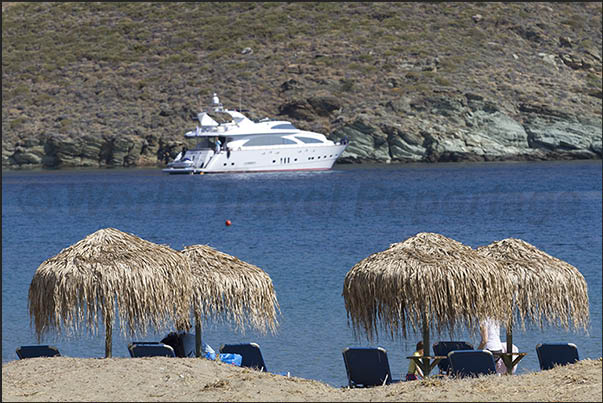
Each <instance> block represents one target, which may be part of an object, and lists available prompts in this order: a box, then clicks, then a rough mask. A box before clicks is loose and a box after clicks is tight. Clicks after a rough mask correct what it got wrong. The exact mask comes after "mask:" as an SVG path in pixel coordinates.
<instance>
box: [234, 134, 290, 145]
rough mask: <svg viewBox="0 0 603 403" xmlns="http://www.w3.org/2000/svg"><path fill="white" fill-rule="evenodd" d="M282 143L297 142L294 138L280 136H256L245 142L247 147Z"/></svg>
mask: <svg viewBox="0 0 603 403" xmlns="http://www.w3.org/2000/svg"><path fill="white" fill-rule="evenodd" d="M281 144H297V143H296V142H295V141H293V140H289V139H286V138H283V137H279V136H256V137H252V138H251V139H249V141H248V142H247V143H245V147H252V146H277V145H281Z"/></svg>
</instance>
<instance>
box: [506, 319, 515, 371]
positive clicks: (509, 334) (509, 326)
mask: <svg viewBox="0 0 603 403" xmlns="http://www.w3.org/2000/svg"><path fill="white" fill-rule="evenodd" d="M512 352H513V325H512V324H511V323H508V324H507V353H512ZM510 357H512V356H510ZM509 361H512V360H509ZM505 365H506V366H507V375H511V374H513V365H508V364H507V362H506V360H505Z"/></svg>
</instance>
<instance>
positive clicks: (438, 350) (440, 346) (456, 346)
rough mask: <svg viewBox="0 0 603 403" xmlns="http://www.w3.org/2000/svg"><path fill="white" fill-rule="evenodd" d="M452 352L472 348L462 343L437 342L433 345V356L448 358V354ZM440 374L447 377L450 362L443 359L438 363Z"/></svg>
mask: <svg viewBox="0 0 603 403" xmlns="http://www.w3.org/2000/svg"><path fill="white" fill-rule="evenodd" d="M454 350H473V346H472V345H471V344H469V343H467V342H464V341H438V342H437V343H435V344H434V345H433V355H440V356H448V353H449V352H451V351H454ZM438 369H439V370H440V374H442V375H448V372H449V371H450V361H448V358H444V359H442V360H440V362H438Z"/></svg>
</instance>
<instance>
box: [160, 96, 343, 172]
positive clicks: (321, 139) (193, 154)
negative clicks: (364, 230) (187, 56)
mask: <svg viewBox="0 0 603 403" xmlns="http://www.w3.org/2000/svg"><path fill="white" fill-rule="evenodd" d="M212 103H213V105H212V107H211V108H210V109H209V110H210V112H209V113H211V111H212V110H213V112H221V113H226V114H227V115H230V117H231V118H232V121H230V122H227V123H218V122H217V121H216V120H214V119H213V118H212V117H211V116H210V115H209V113H208V112H201V113H199V114H198V115H197V117H198V120H199V125H197V128H196V129H195V130H191V131H189V132H187V133H185V134H184V136H185V137H187V138H194V139H197V140H198V142H197V145H196V146H195V148H194V149H192V150H186V149H185V150H183V151H182V152H181V153H180V154H178V156H176V159H174V160H173V161H171V162H169V163H168V164H167V168H165V169H163V172H167V173H169V174H202V173H234V172H265V171H299V170H327V169H331V167H332V166H333V164H334V163H335V160H337V157H339V156H340V155H341V153H342V152H343V150H345V148H346V147H347V143H348V142H347V139H344V140H342V141H339V142H337V143H335V142H333V141H331V140H328V139H327V138H326V137H325V136H324V135H323V134H320V133H314V132H310V131H305V130H300V129H297V128H296V127H295V126H293V125H292V124H291V123H290V122H287V121H282V120H269V119H262V120H260V121H257V122H255V121H252V120H250V119H248V118H247V117H246V116H245V115H243V114H242V113H241V112H239V111H236V110H228V109H224V108H223V107H222V104H221V103H220V100H219V99H218V96H217V95H216V94H215V93H214V95H213V99H212Z"/></svg>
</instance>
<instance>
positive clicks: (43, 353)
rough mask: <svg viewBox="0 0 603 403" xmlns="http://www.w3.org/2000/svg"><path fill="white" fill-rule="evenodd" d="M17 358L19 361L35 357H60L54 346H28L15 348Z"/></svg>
mask: <svg viewBox="0 0 603 403" xmlns="http://www.w3.org/2000/svg"><path fill="white" fill-rule="evenodd" d="M17 356H18V357H19V359H20V360H22V359H24V358H36V357H60V356H61V353H59V349H58V348H56V347H54V346H49V345H47V344H44V345H39V344H36V345H30V346H20V347H18V348H17Z"/></svg>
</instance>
